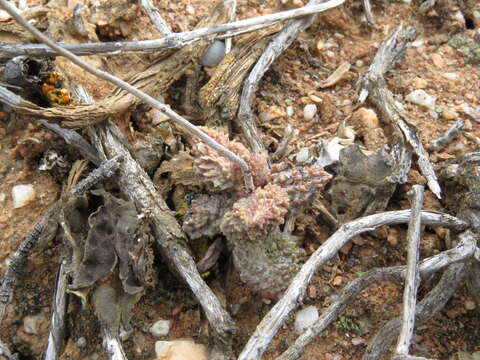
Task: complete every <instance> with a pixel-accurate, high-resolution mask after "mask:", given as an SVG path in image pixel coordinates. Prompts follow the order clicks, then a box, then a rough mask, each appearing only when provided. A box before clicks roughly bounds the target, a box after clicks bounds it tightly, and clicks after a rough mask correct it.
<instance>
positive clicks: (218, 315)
mask: <svg viewBox="0 0 480 360" xmlns="http://www.w3.org/2000/svg"><path fill="white" fill-rule="evenodd" d="M113 127H115V125H114V124H111V123H106V124H98V125H96V126H95V129H96V133H97V135H98V138H95V139H96V140H95V141H93V143H94V146H96V147H98V148H97V150H99V152H100V153H101V151H100V149H103V151H104V152H105V155H106V156H108V157H113V156H115V155H118V154H122V155H123V156H124V160H123V162H122V165H121V171H120V172H119V176H118V177H117V182H118V185H119V186H120V188H121V189H122V191H123V192H124V193H125V195H126V196H128V198H129V199H130V200H131V201H133V202H134V203H135V205H136V206H137V208H138V209H139V210H140V211H144V212H145V213H146V214H147V216H148V218H149V219H150V220H151V222H152V224H153V226H152V228H153V231H154V235H155V239H156V241H157V243H158V244H159V245H160V248H161V250H162V252H163V254H164V256H165V258H166V259H168V261H169V262H170V264H171V265H172V267H173V268H174V269H175V270H176V271H177V272H178V274H179V275H180V276H181V277H182V279H183V280H184V281H185V282H186V283H187V285H188V286H189V287H190V289H191V290H192V293H193V294H194V295H195V297H196V298H197V299H198V301H199V303H200V305H201V306H202V309H203V311H204V312H205V315H206V317H207V319H208V321H209V323H210V325H211V327H212V329H213V333H214V335H213V336H214V337H215V340H216V341H219V342H223V343H225V344H229V343H230V342H231V337H232V334H233V333H234V332H235V331H236V327H235V323H234V321H233V320H232V319H231V317H230V315H229V314H228V313H227V312H226V311H225V310H224V309H223V307H222V305H221V304H220V301H219V300H218V298H217V297H216V296H215V294H214V293H213V292H212V290H211V289H210V288H209V287H208V285H207V284H206V283H205V281H204V280H203V279H202V277H201V276H200V274H199V273H198V270H197V267H196V264H195V261H194V260H193V259H192V257H191V256H190V254H189V253H188V251H187V250H186V248H185V241H186V237H185V234H184V233H183V231H182V229H181V228H180V226H179V225H178V222H177V220H176V219H175V217H174V216H173V215H172V214H171V211H170V209H169V208H168V206H167V204H166V203H165V201H164V200H163V198H162V197H161V196H160V194H159V193H158V191H157V189H156V187H155V185H154V184H153V183H152V181H151V179H150V177H149V176H148V175H147V174H146V173H145V171H144V170H143V169H142V168H141V166H140V165H138V163H137V162H136V161H135V160H134V159H133V158H132V156H131V154H130V152H129V151H128V149H127V148H126V147H125V146H124V145H123V143H122V142H121V141H120V140H118V139H117V137H116V136H115V135H114V134H115V132H116V131H114V130H113V131H112V128H113Z"/></svg>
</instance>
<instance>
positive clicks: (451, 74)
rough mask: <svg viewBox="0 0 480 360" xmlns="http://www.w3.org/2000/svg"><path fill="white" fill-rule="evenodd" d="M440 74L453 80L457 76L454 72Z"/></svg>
mask: <svg viewBox="0 0 480 360" xmlns="http://www.w3.org/2000/svg"><path fill="white" fill-rule="evenodd" d="M442 76H443V77H444V78H445V79H447V80H450V81H455V80H457V78H458V75H457V73H454V72H447V73H443V74H442Z"/></svg>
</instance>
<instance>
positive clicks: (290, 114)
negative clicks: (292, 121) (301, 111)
mask: <svg viewBox="0 0 480 360" xmlns="http://www.w3.org/2000/svg"><path fill="white" fill-rule="evenodd" d="M294 113H295V111H294V110H293V106H287V115H288V116H293V114H294Z"/></svg>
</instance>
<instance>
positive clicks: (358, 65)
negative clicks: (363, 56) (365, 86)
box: [355, 60, 365, 68]
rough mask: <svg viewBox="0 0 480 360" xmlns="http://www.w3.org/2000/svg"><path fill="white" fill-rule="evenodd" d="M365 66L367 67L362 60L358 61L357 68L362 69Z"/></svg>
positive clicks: (356, 62)
mask: <svg viewBox="0 0 480 360" xmlns="http://www.w3.org/2000/svg"><path fill="white" fill-rule="evenodd" d="M363 65H365V64H364V62H363V61H362V60H357V61H355V66H356V67H359V68H360V67H362V66H363Z"/></svg>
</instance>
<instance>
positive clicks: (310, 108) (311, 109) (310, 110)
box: [303, 104, 317, 120]
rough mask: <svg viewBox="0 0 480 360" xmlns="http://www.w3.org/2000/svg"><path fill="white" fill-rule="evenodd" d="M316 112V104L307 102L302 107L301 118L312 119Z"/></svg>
mask: <svg viewBox="0 0 480 360" xmlns="http://www.w3.org/2000/svg"><path fill="white" fill-rule="evenodd" d="M316 114H317V105H315V104H307V105H305V107H304V108H303V118H304V119H305V120H312V119H313V118H314V117H315V115H316Z"/></svg>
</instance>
